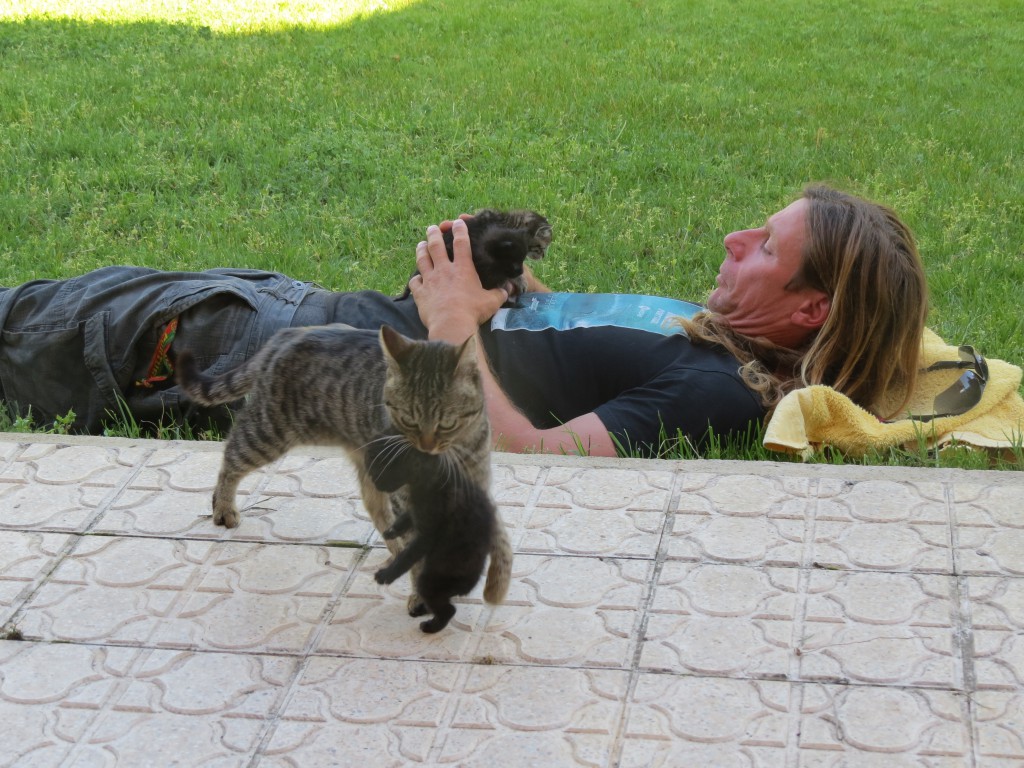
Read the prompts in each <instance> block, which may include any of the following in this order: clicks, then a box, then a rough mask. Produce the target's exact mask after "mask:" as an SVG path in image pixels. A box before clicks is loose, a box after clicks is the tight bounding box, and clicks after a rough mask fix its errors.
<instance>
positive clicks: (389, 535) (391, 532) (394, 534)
mask: <svg viewBox="0 0 1024 768" xmlns="http://www.w3.org/2000/svg"><path fill="white" fill-rule="evenodd" d="M401 535H402V532H401V531H396V530H395V526H393V525H392V526H391V527H390V528H387V529H385V531H384V533H382V534H381V536H383V537H384V539H386V540H387V541H391V539H397V538H398V537H399V536H401Z"/></svg>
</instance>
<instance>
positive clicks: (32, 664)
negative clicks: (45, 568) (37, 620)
mask: <svg viewBox="0 0 1024 768" xmlns="http://www.w3.org/2000/svg"><path fill="white" fill-rule="evenodd" d="M0 669H2V672H0V714H5V715H7V717H5V718H4V723H5V728H4V737H3V738H2V739H0V763H2V764H5V765H7V764H10V758H15V764H17V765H19V766H21V765H39V766H44V765H50V766H52V765H58V764H60V763H61V761H62V760H65V761H66V762H67V763H68V764H72V765H114V764H116V765H171V764H177V765H200V764H216V765H245V764H247V763H248V762H249V760H250V758H251V756H252V754H253V753H254V752H255V749H256V747H257V744H258V738H259V736H260V735H261V733H262V732H264V730H265V728H266V726H265V725H264V720H265V719H267V718H269V717H270V715H271V714H272V712H273V711H274V710H275V708H277V707H278V706H279V702H281V700H283V697H284V693H285V691H286V690H287V689H288V685H289V683H290V681H291V680H292V678H293V677H294V675H295V673H296V671H297V669H298V661H297V660H295V659H287V658H280V657H274V656H262V657H261V656H241V655H227V654H208V653H207V654H196V653H187V652H172V651H151V650H144V649H129V648H104V647H100V646H85V645H71V644H45V643H39V644H37V643H28V642H21V643H10V642H8V643H0ZM172 745H173V746H172ZM172 753H173V756H172Z"/></svg>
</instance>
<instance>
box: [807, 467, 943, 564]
mask: <svg viewBox="0 0 1024 768" xmlns="http://www.w3.org/2000/svg"><path fill="white" fill-rule="evenodd" d="M944 493H945V491H944V489H943V487H942V485H941V484H939V483H909V482H907V483H896V482H891V481H869V480H865V481H860V482H852V481H839V480H827V479H825V480H821V481H820V483H819V486H818V494H819V499H818V502H817V509H816V511H815V518H814V541H813V544H812V545H811V546H812V551H811V560H812V562H813V563H814V564H816V565H819V566H823V567H836V568H844V569H865V570H881V571H920V572H926V573H953V560H952V554H951V550H950V541H951V538H950V527H949V514H948V511H947V504H946V501H945V497H944Z"/></svg>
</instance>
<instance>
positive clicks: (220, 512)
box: [213, 499, 240, 528]
mask: <svg viewBox="0 0 1024 768" xmlns="http://www.w3.org/2000/svg"><path fill="white" fill-rule="evenodd" d="M239 521H240V518H239V515H238V510H237V509H236V508H235V505H234V504H220V503H218V502H217V500H216V499H214V502H213V524H214V525H223V526H224V527H225V528H237V527H238V523H239Z"/></svg>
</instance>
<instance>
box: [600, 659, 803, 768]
mask: <svg viewBox="0 0 1024 768" xmlns="http://www.w3.org/2000/svg"><path fill="white" fill-rule="evenodd" d="M790 697H791V687H790V684H788V683H781V682H772V681H763V680H762V681H750V680H729V679H726V678H711V677H679V676H676V675H655V674H642V675H640V677H639V679H638V680H637V684H636V688H635V690H634V692H633V696H632V699H631V700H630V702H629V710H628V714H627V721H626V729H625V737H624V741H623V747H622V756H621V761H620V763H619V765H620V766H621V767H622V768H647V766H666V768H667V767H668V766H716V768H717V767H718V766H723V767H724V768H731V767H732V766H737V768H738V767H739V766H759V767H760V766H780V768H781V767H782V766H785V765H786V748H787V745H788V743H789V739H790V737H789V720H790V717H789V712H790V707H791V705H790Z"/></svg>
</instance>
